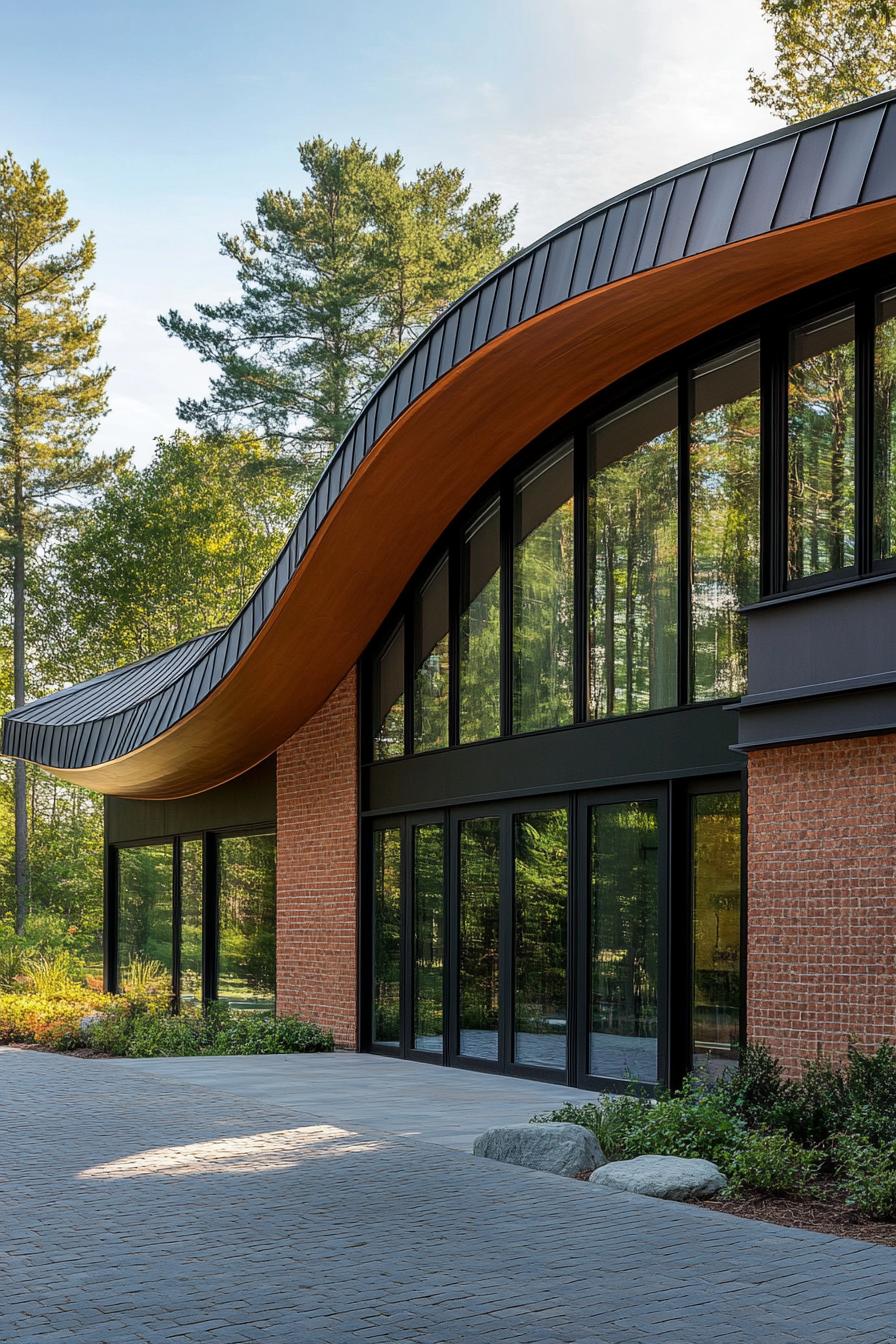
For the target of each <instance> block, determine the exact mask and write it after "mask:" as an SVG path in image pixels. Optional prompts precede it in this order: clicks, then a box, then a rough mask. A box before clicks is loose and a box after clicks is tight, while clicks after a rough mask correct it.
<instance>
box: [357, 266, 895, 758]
mask: <svg viewBox="0 0 896 1344" xmlns="http://www.w3.org/2000/svg"><path fill="white" fill-rule="evenodd" d="M894 287H896V257H892V256H891V257H888V258H885V259H884V260H882V261H879V262H873V263H871V264H870V265H867V266H864V267H861V268H858V269H854V270H851V271H847V272H844V273H843V274H841V275H840V276H837V277H834V278H833V279H830V280H826V281H823V282H820V283H819V284H817V285H814V286H810V287H808V288H807V289H804V290H801V291H799V292H798V293H797V294H795V295H791V296H787V297H786V298H784V299H779V300H776V301H775V302H773V303H771V304H768V305H765V306H762V307H760V308H757V309H756V310H754V311H753V312H752V313H749V314H746V315H744V316H743V317H741V318H738V319H736V320H735V321H733V322H730V323H727V324H725V325H723V326H720V327H718V328H716V329H714V330H713V331H710V332H708V333H706V334H705V335H703V336H701V337H700V338H698V339H697V340H695V341H691V342H689V343H687V344H686V345H683V346H681V347H679V348H678V349H676V350H673V351H671V352H669V353H668V354H666V355H663V356H661V357H660V358H658V359H655V360H653V361H651V362H650V363H649V364H646V365H644V366H643V367H642V368H640V369H638V370H637V371H636V372H634V373H632V374H630V375H627V376H626V377H624V378H622V379H620V380H619V381H618V382H616V383H615V384H613V385H612V386H611V387H609V388H607V389H605V390H604V391H602V392H601V393H599V394H598V395H596V396H595V397H592V398H590V399H588V400H587V401H585V402H583V403H582V404H581V405H580V406H579V407H577V408H576V409H575V410H574V411H572V412H570V413H568V414H567V415H565V416H563V417H562V418H561V419H560V420H558V421H557V422H556V423H555V424H553V425H552V426H551V427H550V428H549V429H547V430H545V431H544V432H543V433H542V434H541V435H539V436H538V437H537V438H536V439H535V440H533V441H532V442H531V443H529V444H528V445H526V446H525V447H523V448H522V449H521V450H520V451H519V452H518V453H517V454H516V455H515V456H514V457H513V458H512V459H511V460H510V461H508V463H507V464H506V465H505V466H504V467H503V468H502V469H501V470H500V471H499V472H497V473H496V474H495V475H494V476H492V477H491V478H490V479H489V480H488V481H486V482H484V483H483V485H482V487H481V488H480V489H478V490H477V491H476V493H475V494H474V495H473V496H472V498H471V499H470V500H469V501H468V503H467V505H466V506H465V508H464V509H463V510H462V511H461V512H460V513H459V514H458V515H457V517H456V518H455V519H454V520H453V521H452V523H451V524H450V525H449V527H448V528H446V530H445V531H444V532H443V533H442V535H441V536H440V537H439V538H438V540H437V542H436V543H435V544H434V545H433V546H432V548H431V549H430V551H429V552H428V553H427V555H426V557H425V558H424V560H423V562H422V563H421V564H420V566H419V567H418V569H417V570H416V572H415V573H414V575H413V576H412V578H411V580H410V582H409V583H408V584H407V586H406V588H405V590H404V592H403V593H402V594H401V596H400V597H399V598H398V600H397V602H396V603H395V606H394V607H393V608H392V610H391V611H390V613H389V615H388V617H387V619H386V620H385V621H384V622H383V624H382V626H381V628H380V631H379V632H378V634H377V636H376V637H375V638H374V640H373V641H372V642H371V644H370V646H369V648H368V650H367V652H366V653H365V655H364V656H363V657H362V659H361V696H362V705H363V713H362V720H363V724H364V727H363V732H362V738H361V764H362V766H368V765H374V764H377V765H389V766H392V765H393V764H394V762H395V761H396V760H402V759H404V757H395V758H392V759H391V760H390V761H389V762H382V761H380V762H375V760H374V754H373V735H372V733H373V729H374V725H372V723H371V712H370V701H371V673H372V665H373V659H374V658H375V657H376V655H377V653H378V652H379V651H381V649H382V648H383V646H384V644H385V642H386V641H387V640H388V638H389V636H390V634H391V631H392V630H394V628H395V625H396V623H397V621H398V620H400V619H403V620H404V623H405V625H404V630H405V668H406V672H405V688H404V707H405V723H404V736H405V757H406V756H409V755H412V754H415V753H413V743H414V731H413V665H412V664H413V656H412V649H413V647H414V642H415V641H414V631H413V594H414V592H415V591H416V589H417V587H418V586H419V584H420V583H421V582H423V581H425V578H426V576H427V575H428V574H429V573H431V572H432V569H433V567H434V565H435V564H437V563H438V560H439V558H440V556H441V555H442V554H444V553H445V552H446V551H447V553H448V557H449V715H448V719H449V739H448V747H447V748H437V749H436V750H437V751H444V750H451V749H454V748H457V747H459V746H465V747H468V746H471V745H474V744H473V743H471V742H469V741H468V742H465V743H461V742H460V740H459V718H460V697H459V677H458V669H457V656H456V651H457V648H458V639H457V631H458V627H459V620H460V612H459V593H460V581H459V575H460V565H461V558H462V546H463V539H464V534H465V531H466V528H467V526H468V525H469V524H470V522H472V521H473V520H474V519H475V517H476V516H477V514H478V513H479V512H481V510H482V509H483V508H484V507H485V506H486V505H487V504H488V503H489V502H490V501H491V500H492V499H493V498H495V497H496V496H497V497H498V498H499V499H500V510H501V516H500V531H501V539H502V540H501V711H502V712H501V734H500V737H501V739H503V738H506V737H510V736H514V734H513V731H512V727H513V725H512V647H511V646H512V640H511V632H512V610H511V603H512V573H513V569H512V565H513V536H512V507H513V486H514V481H515V480H516V478H517V477H518V476H520V475H521V474H523V473H525V472H526V470H528V469H529V468H530V467H531V466H533V465H535V463H536V462H537V461H538V459H539V458H540V457H542V456H544V455H545V454H548V453H550V452H551V451H552V450H554V449H556V448H558V447H560V446H561V445H562V444H563V443H564V442H566V441H567V440H569V439H572V440H573V444H574V448H573V452H574V471H573V475H574V492H573V500H574V505H573V507H574V664H573V665H574V688H573V689H574V699H573V721H572V723H571V724H568V725H562V726H558V727H556V728H554V727H550V728H541V729H537V730H535V734H526V735H527V736H531V735H536V734H541V733H553V732H560V731H567V730H568V729H569V728H577V727H580V726H582V725H583V724H587V723H591V722H594V720H592V719H590V718H589V717H588V713H587V710H588V705H587V701H588V666H587V625H588V605H587V603H588V592H587V587H588V584H587V571H586V562H587V525H588V519H587V489H588V481H587V457H586V454H587V445H586V438H587V431H588V427H589V426H590V425H591V424H592V423H593V422H595V421H596V420H599V419H601V418H603V417H604V416H606V415H610V414H612V413H613V412H614V411H616V410H618V409H621V408H622V407H623V406H624V405H625V404H626V403H627V402H628V401H630V400H633V399H635V398H637V397H638V396H640V395H642V394H644V393H645V392H648V391H649V390H650V388H651V387H653V386H655V385H657V384H659V383H662V382H664V381H667V380H669V379H677V382H678V406H679V413H678V457H679V460H678V500H677V504H678V531H679V562H678V611H677V616H678V657H677V663H678V685H677V695H676V699H675V703H674V705H671V706H668V707H663V708H657V709H645V710H641V711H636V713H637V714H638V716H639V717H643V716H644V715H651V714H665V713H669V712H670V710H674V709H681V708H685V707H689V706H691V705H693V704H694V701H693V699H692V686H691V635H692V630H691V619H692V612H691V585H690V581H689V580H690V572H691V535H690V532H691V529H690V499H691V493H690V492H691V478H690V383H691V378H690V374H691V372H692V371H693V370H694V369H695V368H697V367H699V366H700V365H702V364H704V363H706V362H707V361H709V360H712V359H713V358H716V357H718V356H720V355H723V354H725V353H726V351H728V350H733V349H735V348H737V347H738V346H741V345H744V344H747V343H749V342H751V341H758V342H759V359H760V393H761V409H760V417H761V425H760V435H761V445H760V502H759V508H760V521H759V549H760V554H759V569H760V582H759V597H758V601H760V602H763V601H766V600H768V599H769V598H775V597H787V596H790V595H799V594H800V593H802V592H807V593H808V592H814V591H817V590H819V589H825V588H830V587H839V586H843V585H845V584H850V583H855V582H860V581H862V580H867V579H870V578H874V577H878V576H881V577H883V576H886V575H887V574H889V573H896V557H891V558H889V559H885V560H876V559H875V558H874V537H873V528H874V493H873V492H874V423H873V420H874V404H873V403H874V300H875V296H876V295H877V294H878V293H880V292H882V291H885V290H888V289H892V288H894ZM847 304H852V305H854V308H855V324H856V325H855V336H856V426H855V434H856V446H855V472H856V482H855V530H856V537H855V554H856V563H855V565H854V566H851V567H850V568H849V569H846V570H838V571H836V572H832V573H825V574H818V575H812V576H808V577H806V578H802V579H796V580H791V579H790V578H789V577H788V573H787V547H788V499H787V486H788V463H787V450H788V443H787V432H788V427H787V389H788V344H789V340H788V338H789V333H790V331H791V330H792V329H793V328H795V327H798V326H800V325H802V324H803V323H805V322H807V321H811V320H812V319H813V318H815V317H819V316H823V315H824V313H825V312H827V311H835V310H836V309H837V308H840V307H843V306H845V305H847ZM738 699H739V697H738V696H731V697H724V698H720V699H719V700H704V701H702V702H701V703H703V704H725V703H736V701H737V700H738ZM612 717H614V718H617V719H621V718H627V717H633V716H632V715H614V716H612ZM489 740H492V741H495V740H499V739H489ZM430 754H433V752H417V753H416V755H417V756H418V757H419V756H421V755H424V756H425V755H430Z"/></svg>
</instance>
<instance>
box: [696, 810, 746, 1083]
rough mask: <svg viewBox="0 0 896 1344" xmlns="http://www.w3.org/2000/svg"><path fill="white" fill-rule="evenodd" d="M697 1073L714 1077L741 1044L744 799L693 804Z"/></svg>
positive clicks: (721, 1070)
mask: <svg viewBox="0 0 896 1344" xmlns="http://www.w3.org/2000/svg"><path fill="white" fill-rule="evenodd" d="M691 827H692V832H691V834H692V842H691V843H692V853H693V872H692V887H693V890H692V900H693V912H694V1006H693V1023H694V1068H699V1069H701V1070H702V1071H704V1072H708V1073H709V1074H710V1075H711V1076H713V1077H715V1076H717V1075H718V1074H719V1073H721V1072H723V1071H724V1070H725V1069H726V1068H729V1067H731V1065H732V1064H734V1063H736V1061H737V1051H738V1043H739V1040H740V912H741V827H740V794H739V793H735V792H730V793H706V794H698V795H697V796H696V797H694V798H692V799H691Z"/></svg>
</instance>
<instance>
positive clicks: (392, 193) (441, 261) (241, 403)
mask: <svg viewBox="0 0 896 1344" xmlns="http://www.w3.org/2000/svg"><path fill="white" fill-rule="evenodd" d="M298 153H299V161H300V164H301V167H302V169H303V171H304V173H305V174H306V177H307V185H306V186H305V188H304V190H303V191H302V192H301V194H299V195H295V194H294V193H293V192H291V191H266V192H265V193H264V194H263V195H262V196H261V197H260V198H259V200H258V202H257V207H256V218H255V219H254V220H253V221H250V222H246V223H244V224H243V226H242V230H241V233H240V234H239V235H231V234H221V235H220V243H221V251H222V254H223V255H224V256H226V257H229V258H230V259H231V260H232V261H233V262H235V263H236V266H237V278H238V280H239V284H240V289H241V293H240V296H239V298H236V299H231V300H226V301H225V302H223V303H217V304H205V303H204V304H197V305H196V316H195V317H184V316H182V315H181V314H180V313H178V312H175V311H172V312H169V313H168V315H167V317H162V318H160V319H159V320H160V322H161V324H162V326H163V327H164V329H165V330H166V331H167V332H169V333H170V334H171V335H173V336H177V337H179V338H180V339H181V340H182V341H184V343H185V344H186V345H187V346H188V347H189V348H190V349H191V350H195V351H196V352H197V353H198V354H199V355H200V357H201V358H202V359H203V360H204V361H206V362H207V363H209V364H211V365H214V366H216V369H217V372H216V373H215V375H214V376H213V378H212V380H211V384H210V389H209V393H208V396H207V397H206V398H205V399H204V400H202V401H195V400H193V401H189V400H188V401H183V402H181V403H180V407H179V411H180V415H181V416H182V418H183V419H184V420H186V421H188V422H192V423H193V424H194V425H196V426H198V427H199V429H200V430H201V431H202V432H208V431H211V430H214V431H227V432H230V431H234V430H240V429H248V430H249V431H250V432H253V433H258V434H261V435H263V436H264V437H265V438H267V439H269V440H271V441H272V442H275V443H277V444H278V445H280V446H282V448H283V449H285V450H286V451H287V452H288V453H289V454H290V457H291V460H292V462H293V464H294V472H295V474H296V475H297V476H298V480H299V484H300V487H301V488H302V489H303V490H304V491H307V490H309V489H310V488H311V486H312V485H313V483H314V481H315V480H316V479H317V476H318V474H319V471H320V468H321V466H322V464H323V462H324V461H325V460H326V458H327V457H328V456H329V454H330V453H331V452H332V451H333V449H334V448H335V447H336V446H337V445H338V443H339V442H340V440H341V439H342V437H343V435H344V434H345V433H346V431H347V429H348V428H349V426H350V424H351V422H352V420H353V418H354V416H355V415H356V414H357V412H358V410H359V409H360V408H361V406H362V405H363V403H364V401H365V399H366V397H367V396H368V394H369V393H370V392H371V391H372V389H373V388H374V387H375V386H376V384H377V383H378V382H379V381H380V379H381V378H382V377H383V376H384V375H385V373H386V372H387V370H388V369H389V367H390V366H391V364H392V363H393V362H394V360H395V358H396V357H397V355H398V354H399V353H400V352H401V351H402V350H403V349H404V348H405V347H406V346H407V345H408V344H409V343H410V342H411V341H412V340H413V339H414V337H415V336H416V335H417V334H418V333H419V332H420V331H422V330H423V328H424V327H426V326H427V325H428V323H429V322H430V321H432V319H433V317H435V316H436V315H437V313H438V312H439V311H440V310H441V309H442V308H444V307H445V305H446V304H448V303H450V302H451V301H452V300H453V299H455V298H457V297H458V295H460V294H461V293H463V291H464V290H466V289H467V288H469V286H470V285H471V284H473V283H474V282H475V281H476V280H478V279H479V278H480V277H481V276H482V275H484V274H486V273H487V272H488V271H489V270H491V269H492V268H493V267H495V266H496V265H498V264H499V263H500V262H501V261H502V260H503V259H504V257H505V256H506V255H507V252H506V248H507V244H508V242H509V240H510V238H511V236H512V234H513V228H514V221H515V217H516V209H515V207H514V208H513V209H511V210H508V211H506V212H502V210H501V200H500V197H498V196H497V195H495V194H490V195H488V196H486V197H484V198H483V199H482V200H481V201H471V200H470V194H471V189H470V186H469V185H468V184H467V183H466V181H465V179H464V174H463V172H462V171H461V170H460V169H456V168H445V167H444V166H443V165H442V164H436V165H435V166H434V167H431V168H425V169H421V170H420V171H419V172H417V174H416V175H415V176H414V177H412V178H410V179H409V180H405V179H403V178H402V170H403V168H404V160H403V159H402V157H401V155H400V154H399V153H390V154H385V155H383V156H382V157H380V156H379V155H378V154H377V152H376V151H375V150H373V149H370V148H368V146H366V145H364V144H362V143H361V142H360V141H358V140H353V141H352V142H351V143H350V144H348V145H345V146H340V145H335V144H333V143H332V142H331V141H328V140H324V139H323V138H321V137H320V136H318V137H316V138H315V139H313V140H307V141H305V142H304V143H303V144H301V145H300V146H299V150H298Z"/></svg>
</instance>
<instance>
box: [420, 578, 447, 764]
mask: <svg viewBox="0 0 896 1344" xmlns="http://www.w3.org/2000/svg"><path fill="white" fill-rule="evenodd" d="M447 745H448V557H447V556H446V557H445V558H444V560H442V561H441V562H440V564H439V565H438V566H437V567H436V569H435V572H434V573H433V574H432V575H431V576H430V578H429V579H428V580H427V581H426V583H424V585H423V587H422V588H421V589H420V591H419V592H418V593H417V597H416V600H415V602H414V750H415V751H434V750H436V749H437V748H438V747H447Z"/></svg>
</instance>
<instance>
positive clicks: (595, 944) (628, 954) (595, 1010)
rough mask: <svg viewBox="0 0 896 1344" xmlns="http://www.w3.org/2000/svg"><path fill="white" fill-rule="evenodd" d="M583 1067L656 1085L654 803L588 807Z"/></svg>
mask: <svg viewBox="0 0 896 1344" xmlns="http://www.w3.org/2000/svg"><path fill="white" fill-rule="evenodd" d="M589 840H590V850H591V1038H590V1042H589V1044H590V1049H589V1055H590V1064H589V1071H590V1072H591V1073H592V1074H594V1075H595V1076H597V1077H601V1078H635V1079H638V1080H639V1081H641V1082H647V1083H652V1082H656V1078H657V1005H658V1002H659V992H658V982H657V973H658V947H659V820H658V814H657V803H656V801H655V800H654V799H648V800H645V801H634V802H623V803H602V804H599V805H598V806H596V807H593V808H592V809H591V819H590V837H589Z"/></svg>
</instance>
